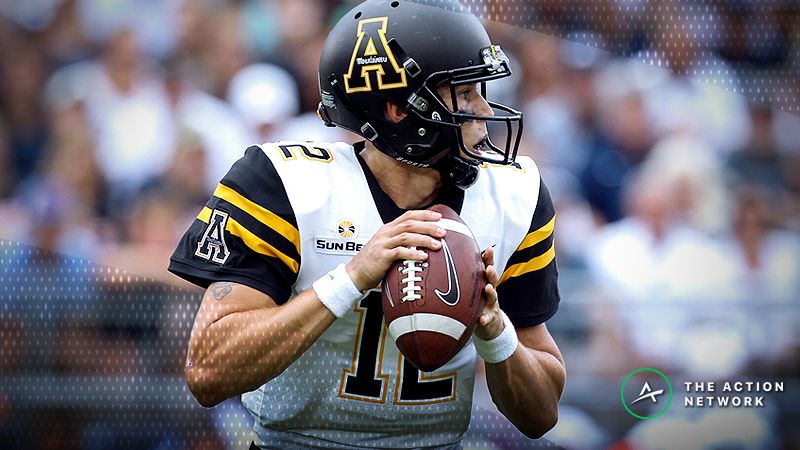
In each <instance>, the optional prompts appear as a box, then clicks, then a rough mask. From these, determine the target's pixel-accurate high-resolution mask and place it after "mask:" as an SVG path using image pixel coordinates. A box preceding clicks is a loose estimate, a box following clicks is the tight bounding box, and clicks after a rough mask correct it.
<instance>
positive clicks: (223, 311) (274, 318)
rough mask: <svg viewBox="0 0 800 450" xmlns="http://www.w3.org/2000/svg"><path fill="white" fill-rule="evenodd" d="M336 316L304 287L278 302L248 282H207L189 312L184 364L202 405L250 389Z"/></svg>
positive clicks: (297, 352)
mask: <svg viewBox="0 0 800 450" xmlns="http://www.w3.org/2000/svg"><path fill="white" fill-rule="evenodd" d="M335 319H336V317H335V316H334V315H333V314H332V313H331V312H330V310H328V309H327V308H326V307H325V306H323V304H322V303H321V302H320V301H319V299H318V298H317V296H316V294H315V292H314V290H313V289H308V290H306V291H304V292H302V293H301V294H300V295H298V296H296V297H295V298H294V299H292V301H290V302H288V303H286V304H285V305H283V306H278V305H277V304H276V303H275V301H274V300H273V299H272V298H271V297H270V296H268V295H266V294H264V293H262V292H260V291H258V290H255V289H253V288H251V287H248V286H245V285H242V284H238V283H231V282H216V283H213V284H211V285H210V286H209V288H208V289H207V290H206V292H205V295H203V301H202V303H201V304H200V309H199V310H198V312H197V316H196V317H195V321H194V326H193V328H192V333H191V337H190V338H189V350H188V354H187V357H186V366H185V369H184V372H185V375H186V381H187V384H188V385H189V390H190V391H191V392H192V394H193V395H194V396H195V398H197V401H198V402H200V404H202V405H203V406H214V405H216V404H218V403H219V402H221V401H223V400H225V399H226V398H229V397H232V396H234V395H237V394H241V393H243V392H248V391H252V390H254V389H257V388H258V387H259V386H261V385H262V384H263V383H264V382H265V381H267V380H270V379H272V378H274V377H275V376H277V375H278V374H280V373H281V372H282V371H283V370H284V369H286V367H288V366H289V364H291V363H292V361H294V360H295V359H297V357H298V356H300V355H301V354H302V353H303V352H304V351H305V350H306V349H307V348H308V347H309V346H310V345H311V344H312V343H313V342H314V341H315V340H316V339H317V338H318V337H319V335H320V334H322V333H323V332H324V331H325V330H326V329H327V328H328V327H329V326H330V325H331V324H332V323H333V321H334V320H335Z"/></svg>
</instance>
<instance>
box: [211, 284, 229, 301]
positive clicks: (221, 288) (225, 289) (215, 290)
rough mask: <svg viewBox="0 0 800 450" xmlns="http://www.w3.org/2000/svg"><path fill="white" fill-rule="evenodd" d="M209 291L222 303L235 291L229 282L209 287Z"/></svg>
mask: <svg viewBox="0 0 800 450" xmlns="http://www.w3.org/2000/svg"><path fill="white" fill-rule="evenodd" d="M209 290H210V291H211V295H213V296H214V298H215V299H217V301H222V299H223V298H225V296H226V295H228V294H230V293H231V291H232V290H233V284H232V283H227V282H222V283H214V284H212V285H211V286H210V287H209Z"/></svg>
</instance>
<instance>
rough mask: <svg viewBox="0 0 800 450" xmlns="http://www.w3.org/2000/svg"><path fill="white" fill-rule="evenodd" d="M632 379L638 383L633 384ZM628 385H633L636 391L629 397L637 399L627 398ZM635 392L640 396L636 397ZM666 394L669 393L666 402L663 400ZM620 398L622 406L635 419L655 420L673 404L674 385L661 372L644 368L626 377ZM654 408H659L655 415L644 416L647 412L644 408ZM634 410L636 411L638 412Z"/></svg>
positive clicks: (620, 391)
mask: <svg viewBox="0 0 800 450" xmlns="http://www.w3.org/2000/svg"><path fill="white" fill-rule="evenodd" d="M632 379H635V380H636V381H637V382H636V383H631V380H632ZM628 384H631V385H632V386H634V387H635V389H636V390H635V391H633V392H634V394H633V395H629V397H635V398H633V399H626V398H625V388H626V387H627V386H628ZM635 392H638V393H639V394H638V395H636V394H635ZM665 392H666V393H668V395H667V400H666V401H664V400H663V398H662V397H663V396H664V394H665ZM619 397H620V400H621V401H622V406H623V407H625V410H626V411H628V413H629V414H630V415H632V416H633V417H636V418H637V419H642V420H649V419H655V418H656V417H658V416H660V415H662V414H664V412H666V411H667V409H668V408H669V405H670V404H671V403H672V383H670V382H669V378H667V376H666V375H664V373H662V372H661V371H660V370H658V369H653V368H650V367H642V368H640V369H636V370H634V371H633V372H631V373H629V374H628V376H627V377H625V381H623V382H622V386H621V387H620V388H619ZM660 404H663V406H660ZM653 406H656V407H658V409H657V411H656V412H655V413H654V414H650V415H646V414H644V412H645V411H643V410H641V408H642V407H644V408H646V409H651V408H652V407H653ZM634 409H636V412H635V411H634Z"/></svg>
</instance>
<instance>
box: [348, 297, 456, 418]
mask: <svg viewBox="0 0 800 450" xmlns="http://www.w3.org/2000/svg"><path fill="white" fill-rule="evenodd" d="M356 310H357V312H358V313H359V314H360V316H361V317H360V320H359V330H358V333H357V334H356V346H355V353H354V355H353V365H352V366H351V367H350V369H348V370H344V372H343V373H342V380H341V385H340V387H339V396H340V397H344V398H350V399H354V400H362V401H368V402H378V403H383V402H385V401H386V392H387V390H388V389H387V388H388V386H387V385H388V382H389V375H386V374H384V373H383V372H382V371H381V364H382V361H383V350H384V346H385V344H386V337H387V336H386V335H387V328H386V327H385V326H384V320H383V308H382V307H381V294H380V292H371V293H370V294H369V295H367V296H366V297H365V298H364V299H363V300H361V302H359V304H358V307H357V309H356ZM397 364H398V367H397V380H396V383H397V385H396V388H395V395H394V399H393V403H395V404H398V405H403V404H414V405H420V404H429V403H440V402H447V401H451V400H455V398H456V391H455V387H456V375H457V374H456V372H448V373H444V374H437V375H435V376H432V375H426V374H425V373H424V372H421V371H420V370H419V369H417V368H416V367H414V366H413V365H412V364H411V363H409V362H408V361H407V360H406V359H405V358H403V355H402V354H400V356H399V357H398V361H397Z"/></svg>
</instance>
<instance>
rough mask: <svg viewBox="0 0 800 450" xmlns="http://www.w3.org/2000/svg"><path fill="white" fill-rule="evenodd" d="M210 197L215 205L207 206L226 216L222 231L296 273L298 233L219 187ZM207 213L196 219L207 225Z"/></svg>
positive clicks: (203, 211)
mask: <svg viewBox="0 0 800 450" xmlns="http://www.w3.org/2000/svg"><path fill="white" fill-rule="evenodd" d="M214 197H215V200H216V201H212V202H209V203H213V204H214V208H215V209H221V210H224V211H229V214H230V218H229V219H228V221H227V223H226V226H225V231H227V232H229V233H231V234H232V235H234V236H236V237H238V238H239V239H241V240H242V242H244V244H245V245H246V246H247V247H248V248H250V250H252V251H254V252H256V253H260V254H262V255H264V256H268V257H272V258H277V259H278V260H280V261H281V262H282V263H283V264H285V265H286V266H287V267H288V268H289V269H290V270H291V271H292V272H293V273H297V271H298V270H300V232H299V231H298V230H297V226H296V225H293V224H291V223H289V222H287V221H286V220H284V219H282V218H281V217H280V216H278V215H277V214H275V213H273V212H272V211H270V210H268V209H266V208H264V207H263V206H260V205H258V204H257V203H255V202H253V201H252V200H250V199H248V198H247V197H245V196H244V195H242V194H240V193H239V192H237V191H236V190H234V189H233V188H231V187H229V186H226V185H224V184H222V183H220V184H219V185H217V188H216V189H215V190H214ZM211 211H212V208H209V207H208V206H206V207H204V208H203V209H202V211H200V214H198V215H197V219H198V220H200V221H201V222H203V223H208V222H209V219H210V218H211ZM237 218H238V219H237Z"/></svg>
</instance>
